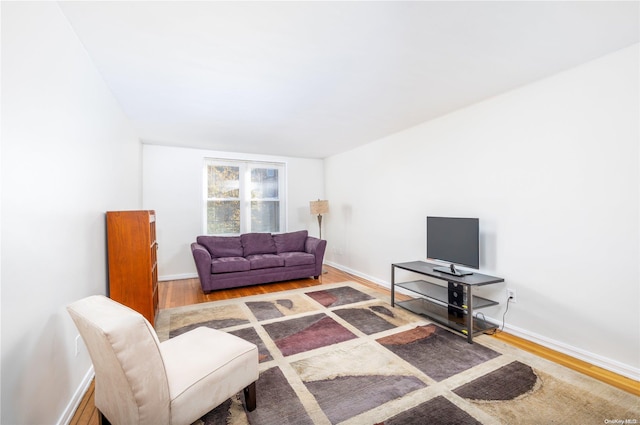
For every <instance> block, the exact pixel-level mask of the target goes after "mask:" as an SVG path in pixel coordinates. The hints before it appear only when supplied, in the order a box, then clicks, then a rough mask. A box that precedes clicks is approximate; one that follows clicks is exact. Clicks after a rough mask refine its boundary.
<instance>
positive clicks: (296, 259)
mask: <svg viewBox="0 0 640 425" xmlns="http://www.w3.org/2000/svg"><path fill="white" fill-rule="evenodd" d="M280 257H282V258H283V259H284V265H285V266H287V267H291V266H304V265H307V264H314V263H315V262H316V257H315V255H313V254H308V253H306V252H283V253H282V254H280Z"/></svg>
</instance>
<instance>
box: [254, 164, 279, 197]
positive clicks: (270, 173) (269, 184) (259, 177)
mask: <svg viewBox="0 0 640 425" xmlns="http://www.w3.org/2000/svg"><path fill="white" fill-rule="evenodd" d="M256 198H257V199H265V198H276V199H277V198H278V170H275V169H273V168H253V169H251V199H256Z"/></svg>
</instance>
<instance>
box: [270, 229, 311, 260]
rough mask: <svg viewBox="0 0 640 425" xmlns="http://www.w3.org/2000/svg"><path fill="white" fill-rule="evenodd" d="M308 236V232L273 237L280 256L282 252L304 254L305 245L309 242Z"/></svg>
mask: <svg viewBox="0 0 640 425" xmlns="http://www.w3.org/2000/svg"><path fill="white" fill-rule="evenodd" d="M307 235H308V232H307V231H306V230H300V231H297V232H289V233H281V234H279V235H273V240H274V242H275V243H276V250H277V252H278V254H280V253H282V252H304V243H305V242H306V241H307Z"/></svg>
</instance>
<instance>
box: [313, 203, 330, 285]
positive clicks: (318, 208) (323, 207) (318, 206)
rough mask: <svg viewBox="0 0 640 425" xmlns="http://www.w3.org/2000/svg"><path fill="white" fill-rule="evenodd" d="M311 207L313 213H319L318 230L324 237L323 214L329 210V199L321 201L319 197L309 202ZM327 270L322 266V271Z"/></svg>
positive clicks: (320, 237)
mask: <svg viewBox="0 0 640 425" xmlns="http://www.w3.org/2000/svg"><path fill="white" fill-rule="evenodd" d="M309 209H310V210H311V214H317V215H318V231H319V232H320V236H319V239H322V214H326V213H328V212H329V201H326V200H325V201H321V200H320V199H318V200H317V201H310V202H309ZM326 272H327V271H326V270H325V269H324V267H323V268H322V273H323V274H324V273H326Z"/></svg>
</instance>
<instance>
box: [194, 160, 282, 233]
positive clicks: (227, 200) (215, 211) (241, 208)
mask: <svg viewBox="0 0 640 425" xmlns="http://www.w3.org/2000/svg"><path fill="white" fill-rule="evenodd" d="M284 170H285V167H284V164H279V163H267V162H245V161H229V160H218V159H208V160H206V163H205V175H206V184H205V192H206V193H205V199H206V202H205V213H204V217H205V232H206V233H207V234H209V235H225V234H240V233H247V232H271V233H277V232H281V231H284V228H285V220H284V217H285V215H284V212H285V206H284V203H285V194H284V181H285V178H284Z"/></svg>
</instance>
